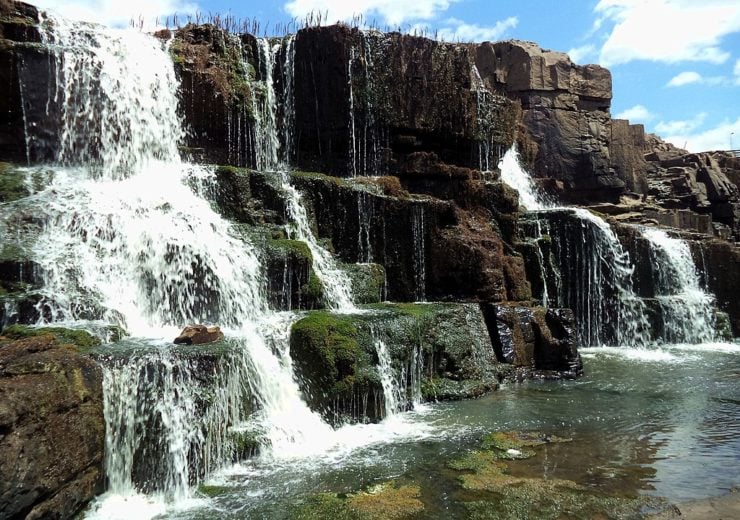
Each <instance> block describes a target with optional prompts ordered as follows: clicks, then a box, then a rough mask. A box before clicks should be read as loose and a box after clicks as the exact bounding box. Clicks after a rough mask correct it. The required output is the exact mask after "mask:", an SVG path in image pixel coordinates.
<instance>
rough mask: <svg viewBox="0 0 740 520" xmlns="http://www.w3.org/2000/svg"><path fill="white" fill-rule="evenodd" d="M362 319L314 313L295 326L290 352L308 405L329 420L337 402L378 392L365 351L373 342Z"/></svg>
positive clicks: (374, 374) (371, 364) (373, 369)
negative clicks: (359, 394) (365, 347)
mask: <svg viewBox="0 0 740 520" xmlns="http://www.w3.org/2000/svg"><path fill="white" fill-rule="evenodd" d="M361 324H362V322H361V319H359V318H357V317H355V316H351V315H342V314H332V313H330V312H326V311H312V312H310V313H308V314H307V315H306V316H305V317H304V318H302V319H301V320H299V321H297V322H296V323H294V324H293V327H292V328H291V334H290V352H291V356H292V358H293V360H294V362H295V365H296V369H297V372H298V373H299V374H300V376H301V379H302V382H303V391H304V394H306V396H307V398H308V401H309V404H310V405H311V406H312V407H313V408H318V409H319V410H321V411H322V413H323V414H324V415H325V417H327V416H331V415H333V413H332V411H331V407H332V406H333V403H335V402H336V401H338V400H339V401H342V400H352V399H353V397H354V396H355V394H356V393H364V392H370V391H374V390H375V391H377V390H378V389H379V388H380V382H379V380H378V377H377V372H376V370H375V365H374V363H373V359H372V357H371V356H370V355H369V354H368V353H367V352H366V350H365V349H363V347H362V345H364V344H367V343H368V342H369V341H370V338H368V337H367V334H366V333H365V332H364V331H363V330H362V328H361V327H360V326H361Z"/></svg>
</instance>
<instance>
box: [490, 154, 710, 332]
mask: <svg viewBox="0 0 740 520" xmlns="http://www.w3.org/2000/svg"><path fill="white" fill-rule="evenodd" d="M499 168H500V169H501V178H502V179H503V180H504V181H505V182H506V183H507V184H509V185H511V186H512V187H515V188H516V189H517V190H518V191H519V196H520V200H521V201H522V203H523V204H524V206H525V207H527V208H528V209H529V210H535V211H532V212H531V216H532V219H528V218H526V217H525V218H524V219H523V230H524V232H525V234H526V235H527V236H529V237H530V238H531V239H532V241H533V243H534V245H535V247H536V255H537V259H538V261H537V263H538V265H539V271H540V285H541V288H540V291H541V298H542V301H543V305H548V304H550V305H552V306H560V307H569V308H571V309H573V312H574V313H575V315H576V318H577V321H578V322H579V336H580V340H581V342H582V344H583V345H628V346H645V345H646V344H647V343H649V342H651V341H654V340H659V341H664V342H669V343H704V342H709V341H712V340H714V339H715V337H716V333H715V327H714V310H713V302H714V298H713V297H712V296H711V295H710V294H707V293H706V292H705V291H704V290H703V289H702V288H701V286H700V283H699V276H698V274H697V271H696V266H695V264H694V261H693V259H692V257H691V252H690V251H689V247H688V245H687V244H686V242H684V241H683V240H680V239H677V238H671V237H670V236H669V235H668V234H667V233H666V232H665V231H662V230H659V229H652V228H643V229H641V230H640V233H641V234H642V236H643V237H644V238H645V239H646V240H647V241H648V242H649V244H650V249H651V258H650V268H651V273H652V276H651V279H652V283H653V286H654V290H655V298H654V300H655V301H657V303H658V306H659V315H660V318H661V320H662V323H663V324H662V327H660V330H652V329H653V327H652V326H651V323H650V322H649V320H648V315H649V314H650V313H649V302H648V303H646V301H645V300H644V299H643V298H641V297H639V296H638V295H637V294H636V293H635V290H634V288H633V281H632V276H633V273H634V270H635V267H634V265H633V264H632V262H631V260H630V257H629V254H628V253H627V252H626V251H625V250H624V248H623V246H622V244H621V243H620V241H619V239H618V238H617V236H616V234H615V233H614V231H613V230H612V229H611V227H610V226H609V224H607V223H606V222H605V221H604V220H603V219H602V218H600V217H597V216H596V215H594V214H593V213H591V212H590V211H587V210H585V209H581V208H555V207H553V206H552V205H550V204H548V203H547V202H546V201H544V200H543V198H542V196H541V195H540V194H539V193H538V192H537V190H536V188H535V187H534V184H533V182H532V179H531V178H530V177H529V175H528V174H527V173H526V171H524V169H522V168H521V166H520V164H519V160H518V157H517V154H516V149H515V148H512V149H511V150H509V151H508V152H507V153H506V154H505V155H504V158H503V159H502V161H501V163H500V164H499ZM543 229H544V230H545V231H544V232H543Z"/></svg>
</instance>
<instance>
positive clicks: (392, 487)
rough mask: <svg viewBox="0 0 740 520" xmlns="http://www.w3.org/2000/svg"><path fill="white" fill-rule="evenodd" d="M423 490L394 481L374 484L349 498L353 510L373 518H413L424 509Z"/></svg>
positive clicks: (348, 501)
mask: <svg viewBox="0 0 740 520" xmlns="http://www.w3.org/2000/svg"><path fill="white" fill-rule="evenodd" d="M420 497H421V490H420V488H419V486H415V485H398V484H397V483H396V482H394V481H390V482H385V483H383V484H379V485H377V486H373V487H371V488H370V489H368V490H367V491H364V492H361V493H356V494H353V495H350V496H349V497H348V498H347V503H348V504H349V506H350V508H351V509H352V511H355V512H357V513H359V514H360V515H361V517H362V518H369V519H372V520H383V519H391V520H392V519H403V518H411V517H413V516H414V515H416V514H418V513H420V512H422V511H423V510H424V504H423V503H422V502H421V500H420Z"/></svg>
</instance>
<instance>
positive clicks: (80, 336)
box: [0, 325, 101, 352]
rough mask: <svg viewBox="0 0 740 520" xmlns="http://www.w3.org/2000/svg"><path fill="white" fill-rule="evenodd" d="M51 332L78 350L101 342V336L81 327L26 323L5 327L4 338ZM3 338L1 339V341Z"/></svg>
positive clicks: (88, 348) (11, 338) (57, 338)
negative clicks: (27, 324) (29, 325)
mask: <svg viewBox="0 0 740 520" xmlns="http://www.w3.org/2000/svg"><path fill="white" fill-rule="evenodd" d="M46 334H51V335H52V336H54V337H55V338H56V340H57V342H58V343H59V344H62V345H74V346H75V347H77V349H78V351H80V352H86V351H88V350H90V349H92V348H94V347H97V346H98V345H100V344H101V341H100V339H99V338H96V337H95V336H93V335H92V334H90V333H89V332H87V331H84V330H79V329H65V328H63V327H40V328H35V327H27V326H25V325H10V326H8V327H5V329H3V331H2V334H1V335H0V336H2V338H5V339H6V340H19V339H23V338H32V337H36V336H44V335H46ZM1 341H2V340H1V339H0V342H1Z"/></svg>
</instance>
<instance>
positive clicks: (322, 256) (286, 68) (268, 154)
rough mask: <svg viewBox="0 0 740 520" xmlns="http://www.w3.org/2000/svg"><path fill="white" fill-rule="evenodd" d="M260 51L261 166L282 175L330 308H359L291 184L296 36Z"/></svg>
mask: <svg viewBox="0 0 740 520" xmlns="http://www.w3.org/2000/svg"><path fill="white" fill-rule="evenodd" d="M258 45H259V50H260V56H259V59H260V68H261V69H262V68H264V71H265V77H264V91H265V93H266V94H265V96H264V100H263V102H262V104H259V103H258V105H257V107H256V110H255V114H258V120H257V122H256V125H255V126H256V127H258V128H259V131H258V132H257V133H258V135H260V136H261V137H260V139H259V141H258V153H257V156H258V157H259V158H260V160H258V165H259V166H258V169H260V170H263V171H274V172H276V174H277V175H279V180H280V183H281V187H282V189H283V191H284V193H285V194H286V198H287V202H288V213H289V215H290V218H291V220H292V221H293V226H290V227H289V228H288V230H287V231H288V233H289V234H290V235H291V238H294V239H296V240H301V241H303V242H305V243H306V244H308V247H309V249H310V250H311V255H312V257H313V268H314V270H315V271H316V274H317V275H318V277H319V278H320V279H321V282H322V284H323V286H324V289H325V291H326V300H327V304H328V306H329V307H330V308H333V309H337V310H350V311H351V310H355V306H354V303H353V302H352V288H351V286H350V282H349V278H348V277H347V275H346V274H345V273H344V272H343V271H342V270H341V269H340V268H339V267H338V266H337V263H336V261H335V260H334V257H333V256H332V255H331V253H330V252H329V251H327V250H326V248H324V247H322V246H321V245H320V244H319V242H318V240H317V239H316V236H315V234H314V233H313V231H312V229H311V224H310V221H309V218H308V213H307V212H306V207H305V205H304V204H303V200H302V196H301V193H300V192H299V191H298V190H297V189H296V188H295V187H294V186H292V185H291V184H290V174H289V165H288V161H289V159H290V143H291V142H292V141H293V137H292V134H291V133H290V129H291V128H292V126H291V125H290V120H289V118H290V117H291V114H293V110H294V109H293V102H294V100H293V97H292V92H293V63H294V59H295V58H294V52H295V46H294V43H293V37H288V38H286V40H285V41H284V43H282V44H276V45H274V46H273V45H271V44H270V42H269V40H268V39H266V38H265V39H259V40H258ZM281 45H282V46H283V47H284V49H283V54H284V61H283V62H282V63H281V64H279V65H278V64H277V56H278V54H279V51H280V50H281ZM276 66H281V67H282V70H281V73H282V77H283V82H284V92H283V95H284V96H283V97H282V99H280V104H281V105H282V106H283V114H284V115H283V117H284V118H286V117H287V118H288V120H287V121H283V122H282V125H283V126H282V133H283V139H282V141H283V143H287V144H281V140H280V132H279V130H278V96H277V95H276V92H275V86H274V81H273V73H274V70H275V68H276Z"/></svg>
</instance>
